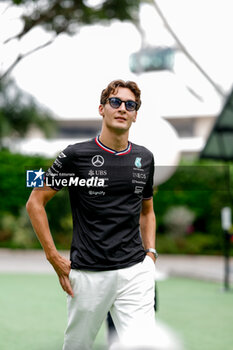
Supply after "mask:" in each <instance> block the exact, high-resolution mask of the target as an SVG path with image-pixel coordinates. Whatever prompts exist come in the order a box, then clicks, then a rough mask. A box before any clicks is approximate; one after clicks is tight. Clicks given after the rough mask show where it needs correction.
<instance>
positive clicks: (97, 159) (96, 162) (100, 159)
mask: <svg viewBox="0 0 233 350" xmlns="http://www.w3.org/2000/svg"><path fill="white" fill-rule="evenodd" d="M91 162H92V164H93V165H94V166H96V167H100V166H102V165H104V158H103V157H102V156H100V155H99V154H97V155H96V156H94V157H93V158H92V160H91Z"/></svg>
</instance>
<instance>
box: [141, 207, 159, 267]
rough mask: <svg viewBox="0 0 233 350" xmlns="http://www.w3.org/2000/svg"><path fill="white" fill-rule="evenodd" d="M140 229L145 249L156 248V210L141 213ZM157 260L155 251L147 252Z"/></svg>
mask: <svg viewBox="0 0 233 350" xmlns="http://www.w3.org/2000/svg"><path fill="white" fill-rule="evenodd" d="M140 231H141V237H142V243H143V247H144V249H148V248H155V240H156V220H155V215H154V212H150V213H147V214H141V216H140ZM147 254H148V255H150V256H151V258H152V259H153V260H154V261H155V256H154V254H153V253H147Z"/></svg>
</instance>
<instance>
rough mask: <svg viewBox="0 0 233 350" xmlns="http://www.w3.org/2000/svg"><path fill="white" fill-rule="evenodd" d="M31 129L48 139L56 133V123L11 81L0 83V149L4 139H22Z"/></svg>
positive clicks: (49, 114)
mask: <svg viewBox="0 0 233 350" xmlns="http://www.w3.org/2000/svg"><path fill="white" fill-rule="evenodd" d="M32 127H34V128H37V129H39V130H41V131H42V132H43V134H44V135H45V136H46V137H49V136H51V135H53V134H54V133H55V131H56V121H55V119H53V118H52V117H51V113H50V112H48V111H46V110H45V109H44V108H42V107H41V106H39V104H38V102H36V101H35V99H34V98H33V97H32V96H30V95H29V94H26V93H25V92H23V91H22V90H21V89H19V87H18V86H17V85H16V84H15V82H14V81H13V80H4V81H0V148H3V147H4V146H5V145H4V138H6V137H8V138H10V137H11V138H12V139H17V138H19V137H24V136H25V135H26V134H27V133H28V132H29V131H30V130H31V128H32ZM11 142H12V140H11Z"/></svg>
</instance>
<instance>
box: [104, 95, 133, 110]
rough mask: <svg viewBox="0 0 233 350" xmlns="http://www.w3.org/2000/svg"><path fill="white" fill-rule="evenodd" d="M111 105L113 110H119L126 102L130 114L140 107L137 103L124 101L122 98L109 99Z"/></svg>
mask: <svg viewBox="0 0 233 350" xmlns="http://www.w3.org/2000/svg"><path fill="white" fill-rule="evenodd" d="M108 101H109V104H110V106H111V107H112V108H114V109H117V108H119V107H120V105H121V104H122V102H124V104H125V108H126V110H127V111H128V112H132V111H135V110H136V109H137V107H138V104H137V102H135V101H131V100H128V101H122V100H121V99H120V98H118V97H110V98H108Z"/></svg>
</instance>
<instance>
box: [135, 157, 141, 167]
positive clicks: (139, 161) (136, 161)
mask: <svg viewBox="0 0 233 350" xmlns="http://www.w3.org/2000/svg"><path fill="white" fill-rule="evenodd" d="M134 165H135V166H136V167H137V168H141V167H142V158H140V157H137V158H136V159H135V162H134Z"/></svg>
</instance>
